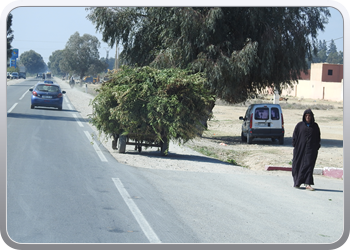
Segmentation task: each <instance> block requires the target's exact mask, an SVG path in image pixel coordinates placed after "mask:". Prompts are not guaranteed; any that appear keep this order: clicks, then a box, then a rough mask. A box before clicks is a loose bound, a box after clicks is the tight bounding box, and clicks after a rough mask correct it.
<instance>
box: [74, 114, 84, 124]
mask: <svg viewBox="0 0 350 250" xmlns="http://www.w3.org/2000/svg"><path fill="white" fill-rule="evenodd" d="M72 116H73V117H74V118H75V120H76V121H77V123H78V124H79V126H80V127H84V125H83V124H82V123H81V122H80V121H79V119H78V117H77V115H76V114H72Z"/></svg>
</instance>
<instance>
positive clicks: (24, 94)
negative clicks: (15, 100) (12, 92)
mask: <svg viewBox="0 0 350 250" xmlns="http://www.w3.org/2000/svg"><path fill="white" fill-rule="evenodd" d="M28 92H29V90H27V91H26V92H25V93H24V94H23V95H22V96H21V98H19V100H22V99H23V97H24V96H25V95H26V94H27V93H28Z"/></svg>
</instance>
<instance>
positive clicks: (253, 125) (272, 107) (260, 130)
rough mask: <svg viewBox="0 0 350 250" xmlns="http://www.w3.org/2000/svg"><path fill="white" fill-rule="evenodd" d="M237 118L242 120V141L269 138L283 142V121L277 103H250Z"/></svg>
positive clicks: (250, 141)
mask: <svg viewBox="0 0 350 250" xmlns="http://www.w3.org/2000/svg"><path fill="white" fill-rule="evenodd" d="M239 119H240V120H242V121H243V124H242V133H241V139H242V142H244V141H246V142H247V143H248V144H251V143H252V141H253V139H254V138H271V139H272V140H274V139H278V140H279V144H280V145H282V144H284V121H283V114H282V109H281V106H280V105H279V104H270V103H262V104H251V105H250V106H249V107H248V109H247V111H246V114H245V116H244V117H243V116H240V117H239Z"/></svg>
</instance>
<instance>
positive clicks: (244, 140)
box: [241, 131, 247, 142]
mask: <svg viewBox="0 0 350 250" xmlns="http://www.w3.org/2000/svg"><path fill="white" fill-rule="evenodd" d="M241 140H242V142H246V141H247V137H245V136H244V135H243V131H242V133H241Z"/></svg>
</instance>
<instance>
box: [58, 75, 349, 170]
mask: <svg viewBox="0 0 350 250" xmlns="http://www.w3.org/2000/svg"><path fill="white" fill-rule="evenodd" d="M55 80H56V81H57V82H58V83H59V84H60V85H61V86H62V88H63V89H64V90H66V91H67V94H66V95H67V97H68V98H69V100H70V101H71V102H72V104H73V105H74V107H75V108H76V109H77V110H78V111H79V112H80V114H81V115H82V117H83V118H85V119H88V115H89V114H91V113H92V108H91V106H89V102H90V100H92V99H93V94H94V93H95V91H94V90H95V89H96V88H98V87H99V86H100V85H99V84H86V85H85V84H84V85H83V87H79V86H76V87H75V88H70V86H69V85H68V83H67V82H65V81H62V80H61V79H58V78H55ZM271 98H272V96H266V97H265V99H266V100H265V101H266V102H270V103H271V102H272V101H271ZM280 103H281V106H282V109H283V117H284V122H285V123H284V125H285V143H284V145H279V144H278V142H272V141H271V140H270V139H256V140H254V141H253V144H250V145H248V144H247V143H246V142H241V136H240V134H241V124H242V122H241V121H240V120H239V116H243V115H244V113H245V111H246V107H242V106H238V105H236V106H232V105H225V104H224V103H220V102H218V103H217V105H216V106H215V107H214V110H213V113H214V118H213V119H212V120H210V121H209V122H208V130H207V131H205V132H204V134H203V136H202V137H201V138H196V139H194V140H193V141H190V142H188V143H186V144H185V145H176V144H174V143H171V144H170V147H169V151H170V153H169V155H168V156H167V157H161V156H160V152H159V151H157V149H156V148H148V149H144V148H143V150H142V152H141V153H139V152H137V151H135V150H134V147H133V146H127V151H126V153H125V154H119V153H117V152H116V150H113V149H112V148H111V144H112V143H111V140H110V139H108V138H107V139H104V140H102V138H101V143H102V144H103V145H104V146H105V148H106V149H107V150H108V151H109V152H110V153H111V154H112V155H113V156H114V158H116V159H117V160H118V161H119V162H121V163H125V164H128V165H131V166H135V167H143V168H152V169H167V170H179V171H196V172H197V171H200V172H231V171H239V170H241V171H245V170H247V169H249V170H254V171H259V172H260V171H261V172H266V171H265V166H266V165H273V166H284V167H290V166H291V165H290V162H291V159H292V157H293V155H292V154H293V147H292V145H291V142H292V133H293V130H294V127H295V125H296V124H297V123H298V122H299V121H301V118H302V114H303V112H304V110H305V107H311V108H312V109H313V112H314V114H315V120H316V122H317V123H318V124H319V126H320V129H321V139H322V141H321V148H320V150H319V155H318V159H317V162H316V168H324V167H334V168H343V103H342V102H330V101H325V100H306V99H302V100H298V99H296V98H292V97H288V100H287V101H281V102H280ZM287 104H288V105H289V106H291V107H292V108H285V109H284V108H283V105H287ZM331 106H332V107H333V108H330V107H331ZM317 108H322V109H317ZM325 108H326V109H325ZM327 108H328V109H327ZM95 132H96V134H97V131H96V129H95ZM199 152H200V153H199ZM236 165H239V166H240V167H237V166H236Z"/></svg>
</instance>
